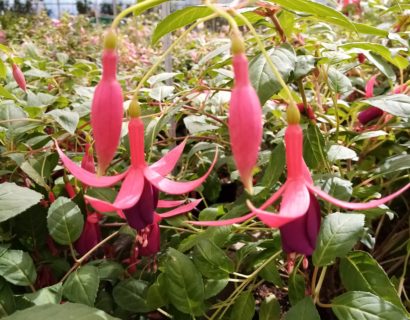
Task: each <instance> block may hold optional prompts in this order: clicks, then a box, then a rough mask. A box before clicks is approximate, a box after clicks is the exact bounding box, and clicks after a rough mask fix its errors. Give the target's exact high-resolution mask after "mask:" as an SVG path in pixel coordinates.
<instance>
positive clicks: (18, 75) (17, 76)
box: [12, 63, 27, 91]
mask: <svg viewBox="0 0 410 320" xmlns="http://www.w3.org/2000/svg"><path fill="white" fill-rule="evenodd" d="M12 69H13V78H14V80H16V82H17V84H18V86H19V87H20V88H21V89H22V90H24V91H27V88H26V78H25V77H24V74H23V72H22V71H21V69H20V68H19V67H18V66H17V65H16V64H15V63H13V64H12Z"/></svg>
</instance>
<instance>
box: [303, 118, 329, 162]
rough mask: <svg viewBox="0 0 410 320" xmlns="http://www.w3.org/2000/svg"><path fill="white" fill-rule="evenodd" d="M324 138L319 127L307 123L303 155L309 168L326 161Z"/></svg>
mask: <svg viewBox="0 0 410 320" xmlns="http://www.w3.org/2000/svg"><path fill="white" fill-rule="evenodd" d="M324 147H325V139H324V137H323V135H322V132H320V130H319V128H318V127H317V126H315V125H309V126H308V128H307V130H306V131H305V133H304V139H303V156H304V159H305V161H306V164H307V165H308V167H309V168H313V169H314V168H318V167H320V166H322V165H323V164H324V163H325V162H326V158H325V154H326V152H325V150H324Z"/></svg>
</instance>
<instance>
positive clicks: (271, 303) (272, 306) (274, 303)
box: [259, 295, 280, 320]
mask: <svg viewBox="0 0 410 320" xmlns="http://www.w3.org/2000/svg"><path fill="white" fill-rule="evenodd" d="M259 320H280V305H279V302H278V300H276V297H275V295H270V296H269V297H267V298H266V299H265V300H263V301H262V303H261V306H260V309H259Z"/></svg>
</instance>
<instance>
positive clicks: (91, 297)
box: [63, 265, 100, 307]
mask: <svg viewBox="0 0 410 320" xmlns="http://www.w3.org/2000/svg"><path fill="white" fill-rule="evenodd" d="M99 282H100V277H99V275H98V269H97V267H94V266H89V265H86V266H84V267H81V268H79V269H77V270H75V271H74V272H73V273H72V274H70V276H69V277H68V278H67V280H66V281H65V282H64V285H63V295H64V296H65V297H66V298H67V299H68V300H70V301H72V302H78V303H83V304H86V305H88V306H91V307H92V306H93V305H94V302H95V298H96V297H97V291H98V285H99Z"/></svg>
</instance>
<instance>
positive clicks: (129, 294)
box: [113, 278, 153, 313]
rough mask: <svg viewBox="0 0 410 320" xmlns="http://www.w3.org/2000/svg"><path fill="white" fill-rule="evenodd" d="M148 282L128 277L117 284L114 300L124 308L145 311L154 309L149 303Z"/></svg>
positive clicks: (139, 311)
mask: <svg viewBox="0 0 410 320" xmlns="http://www.w3.org/2000/svg"><path fill="white" fill-rule="evenodd" d="M147 288H148V283H147V282H145V281H142V280H136V279H132V278H131V279H126V280H124V281H121V282H120V283H119V284H117V285H116V286H115V288H114V291H113V297H114V301H115V302H116V303H117V304H118V305H119V306H120V307H121V308H123V309H124V310H127V311H131V312H138V313H145V312H148V311H151V310H153V309H152V308H150V307H149V306H148V305H147V301H146V291H147Z"/></svg>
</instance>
